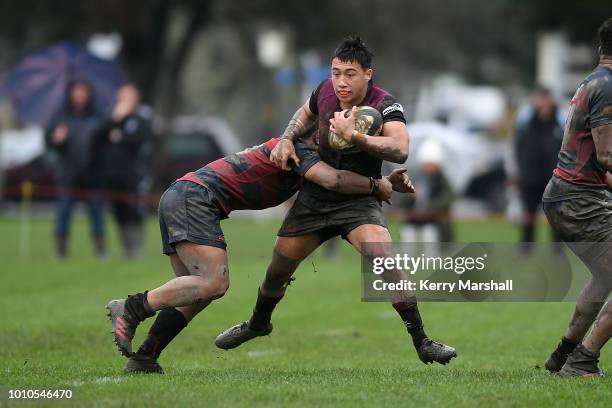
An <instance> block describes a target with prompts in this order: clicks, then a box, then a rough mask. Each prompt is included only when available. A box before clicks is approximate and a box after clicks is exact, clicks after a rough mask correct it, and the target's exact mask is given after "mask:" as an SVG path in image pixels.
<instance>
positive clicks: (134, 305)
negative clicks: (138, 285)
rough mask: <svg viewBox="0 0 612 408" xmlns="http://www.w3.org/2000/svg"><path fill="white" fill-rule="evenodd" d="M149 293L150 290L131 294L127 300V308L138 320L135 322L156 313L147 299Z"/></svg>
mask: <svg viewBox="0 0 612 408" xmlns="http://www.w3.org/2000/svg"><path fill="white" fill-rule="evenodd" d="M147 293H148V291H145V292H144V293H137V294H135V295H130V296H128V298H127V299H126V300H125V309H126V310H127V311H128V313H129V314H130V316H132V317H133V318H134V319H135V320H136V322H134V323H140V322H142V321H143V320H145V319H146V318H147V317H152V316H154V315H155V310H153V309H151V306H149V302H148V301H147Z"/></svg>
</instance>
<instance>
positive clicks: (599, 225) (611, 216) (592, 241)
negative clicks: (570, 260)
mask: <svg viewBox="0 0 612 408" xmlns="http://www.w3.org/2000/svg"><path fill="white" fill-rule="evenodd" d="M542 208H543V209H544V213H545V214H546V217H547V218H548V221H549V222H550V225H551V226H552V227H553V228H554V229H555V230H556V231H557V232H558V233H559V234H560V236H561V238H562V239H563V240H564V241H566V242H568V246H569V247H570V248H572V250H573V251H574V252H576V255H578V256H580V257H581V258H582V257H598V256H600V255H602V254H603V253H604V252H606V251H607V250H608V249H609V248H612V194H610V192H608V191H607V190H606V189H605V188H596V187H588V186H580V185H576V184H572V183H568V182H566V181H564V180H562V179H560V178H558V177H556V176H553V177H552V178H551V180H550V181H549V182H548V185H547V186H546V190H545V191H544V196H543V198H542ZM570 243H577V244H575V245H571V244H570ZM605 243H609V244H605Z"/></svg>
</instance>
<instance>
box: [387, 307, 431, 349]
mask: <svg viewBox="0 0 612 408" xmlns="http://www.w3.org/2000/svg"><path fill="white" fill-rule="evenodd" d="M393 307H394V308H395V311H396V312H397V314H399V315H400V317H401V318H402V321H403V322H404V326H406V329H408V333H410V336H412V344H414V347H415V348H419V347H420V346H421V344H422V343H423V340H425V339H426V338H427V335H426V334H425V330H423V321H422V320H421V314H420V313H419V308H418V306H417V305H416V304H411V303H408V302H399V303H394V304H393Z"/></svg>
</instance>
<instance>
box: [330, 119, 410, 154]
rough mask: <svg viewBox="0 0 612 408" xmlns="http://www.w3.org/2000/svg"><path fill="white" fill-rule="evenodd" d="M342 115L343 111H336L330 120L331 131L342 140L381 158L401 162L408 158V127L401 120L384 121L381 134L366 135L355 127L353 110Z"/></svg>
mask: <svg viewBox="0 0 612 408" xmlns="http://www.w3.org/2000/svg"><path fill="white" fill-rule="evenodd" d="M356 110H357V108H356V107H353V109H352V110H351V114H350V115H349V116H348V117H344V112H336V113H335V114H334V118H333V119H331V120H330V123H331V127H330V129H331V131H332V132H334V133H336V134H337V135H339V136H340V137H342V138H343V139H344V140H346V141H348V142H350V143H353V144H355V145H357V146H359V147H361V149H362V150H363V151H366V152H368V153H370V154H371V155H373V156H376V157H378V158H379V159H382V160H387V161H390V162H393V163H399V164H403V163H404V162H405V161H406V160H407V159H408V129H407V128H406V124H405V123H403V122H401V121H390V122H385V123H384V124H383V128H382V134H381V136H382V137H381V136H368V135H365V134H363V133H360V132H358V131H357V130H356V129H355V112H356Z"/></svg>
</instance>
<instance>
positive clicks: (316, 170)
mask: <svg viewBox="0 0 612 408" xmlns="http://www.w3.org/2000/svg"><path fill="white" fill-rule="evenodd" d="M304 178H305V179H306V180H308V181H310V182H311V183H316V184H318V185H320V186H321V187H323V188H325V189H327V190H331V191H337V192H338V193H342V194H364V195H367V194H370V195H375V196H377V197H378V199H379V200H381V201H387V202H389V199H390V198H391V192H392V191H393V186H392V184H391V182H390V181H389V179H388V178H386V177H383V178H381V179H379V180H376V179H373V178H371V177H365V176H362V175H360V174H357V173H353V172H352V171H348V170H337V169H334V168H333V167H331V166H330V165H328V164H327V163H325V162H323V161H319V162H317V163H316V164H314V165H312V166H311V167H310V169H308V171H307V172H306V173H305V174H304Z"/></svg>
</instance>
